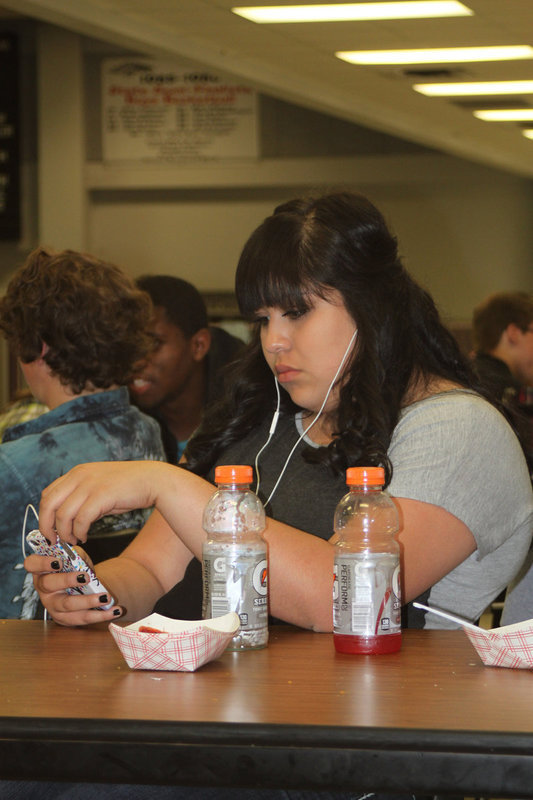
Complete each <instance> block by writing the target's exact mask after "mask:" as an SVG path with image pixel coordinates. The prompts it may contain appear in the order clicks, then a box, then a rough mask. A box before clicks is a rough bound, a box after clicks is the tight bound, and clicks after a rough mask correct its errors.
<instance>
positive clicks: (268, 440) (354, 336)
mask: <svg viewBox="0 0 533 800" xmlns="http://www.w3.org/2000/svg"><path fill="white" fill-rule="evenodd" d="M356 338H357V328H356V329H355V331H354V332H353V334H352V337H351V339H350V341H349V342H348V347H347V348H346V350H345V351H344V355H343V357H342V359H341V363H340V364H339V366H338V368H337V371H336V373H335V375H334V376H333V380H332V381H331V383H330V385H329V388H328V391H327V392H326V396H325V398H324V400H323V402H322V405H321V406H320V409H319V410H318V413H317V415H316V417H315V418H314V420H313V421H312V422H311V424H310V425H308V427H307V429H306V430H305V431H304V432H303V433H302V434H301V435H300V436H299V437H298V439H297V440H296V442H295V443H294V445H293V447H292V449H291V451H290V453H289V455H288V456H287V460H286V461H285V464H284V465H283V469H282V470H281V472H280V474H279V475H278V479H277V481H276V483H275V484H274V488H273V489H272V491H271V492H270V495H269V497H268V500H266V501H265V504H264V505H265V506H267V505H268V504H269V503H270V501H271V500H272V498H273V496H274V493H275V491H276V490H277V488H278V486H279V483H280V481H281V479H282V477H283V475H284V473H285V470H286V469H287V465H288V463H289V461H290V460H291V458H292V455H293V453H294V451H295V450H296V448H297V447H298V445H299V444H300V442H301V441H302V439H303V438H304V437H305V436H306V435H307V434H308V433H309V431H310V430H311V428H312V427H313V425H314V424H315V423H316V422H317V421H318V418H319V417H320V415H321V414H322V412H323V410H324V406H325V405H326V403H327V401H328V398H329V396H330V394H331V391H332V389H333V387H334V386H335V383H336V381H337V378H338V377H339V375H340V372H341V369H342V368H343V366H344V362H345V361H346V359H347V358H348V354H349V352H350V350H351V348H352V345H353V344H354V342H355V340H356ZM277 384H278V382H277V380H276V386H277ZM278 416H279V388H278V408H277V410H276V412H275V413H274V417H273V418H272V423H271V425H270V433H269V436H268V439H267V441H266V442H265V444H264V445H263V446H262V447H261V449H260V450H259V452H258V454H257V456H256V457H255V468H256V472H257V488H256V493H257V492H258V490H259V472H258V467H257V463H258V458H259V456H260V454H261V453H262V452H263V450H264V449H265V447H266V446H267V445H268V443H269V442H270V439H271V438H272V434H273V433H274V430H275V427H276V424H277V417H278ZM274 420H275V422H274Z"/></svg>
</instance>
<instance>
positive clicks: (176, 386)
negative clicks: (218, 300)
mask: <svg viewBox="0 0 533 800" xmlns="http://www.w3.org/2000/svg"><path fill="white" fill-rule="evenodd" d="M136 283H137V286H138V287H139V288H140V289H142V290H143V291H145V292H147V293H148V294H149V295H150V298H151V300H152V303H153V305H154V321H153V332H154V334H155V338H156V349H155V350H154V351H153V352H152V353H151V355H150V357H149V359H148V361H147V362H146V364H145V365H144V366H143V367H142V369H141V370H140V371H139V373H138V374H137V375H136V376H135V379H134V380H133V381H132V383H131V384H130V392H131V395H132V398H133V401H134V402H135V404H136V405H137V406H139V408H141V409H142V410H143V411H146V412H147V413H148V414H151V415H152V416H153V417H155V419H157V420H158V422H159V423H160V425H161V434H162V437H163V443H164V445H165V450H166V454H167V459H168V461H169V462H170V463H173V464H177V463H178V461H179V459H180V458H181V455H182V453H183V451H184V449H185V446H186V444H187V440H188V439H189V437H190V436H191V434H192V433H193V431H195V430H196V428H197V427H198V426H199V425H200V422H201V421H202V415H203V412H204V408H205V407H206V406H207V405H208V404H209V403H211V402H212V401H213V400H214V399H215V398H216V397H217V396H218V395H219V394H220V391H221V387H222V370H223V368H224V367H225V366H226V365H227V364H228V363H229V362H231V361H233V360H234V359H235V358H237V357H238V355H239V353H240V352H241V351H242V349H243V348H244V343H243V342H242V341H241V340H240V339H238V338H237V337H235V336H232V335H231V334H229V333H227V331H225V330H223V329H222V328H219V327H216V326H209V324H208V319H207V309H206V306H205V303H204V301H203V298H202V296H201V294H200V292H199V291H198V290H197V289H196V288H195V287H194V286H193V285H192V284H191V283H189V282H188V281H185V280H183V279H182V278H176V277H173V276H171V275H146V276H143V277H141V278H138V279H137V281H136Z"/></svg>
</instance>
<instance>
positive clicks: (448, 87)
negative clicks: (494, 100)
mask: <svg viewBox="0 0 533 800" xmlns="http://www.w3.org/2000/svg"><path fill="white" fill-rule="evenodd" d="M413 89H414V90H415V92H420V94H425V95H427V96H428V97H459V96H462V97H465V96H473V95H489V94H498V95H500V94H533V81H473V82H467V83H415V84H414V85H413Z"/></svg>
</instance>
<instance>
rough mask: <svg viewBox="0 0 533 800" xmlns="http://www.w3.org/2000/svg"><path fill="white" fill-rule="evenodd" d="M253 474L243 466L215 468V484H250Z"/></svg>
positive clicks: (233, 465) (234, 465)
mask: <svg viewBox="0 0 533 800" xmlns="http://www.w3.org/2000/svg"><path fill="white" fill-rule="evenodd" d="M253 476H254V473H253V470H252V468H251V467H249V466H247V465H245V464H230V465H229V466H221V467H216V468H215V483H251V482H252V479H253Z"/></svg>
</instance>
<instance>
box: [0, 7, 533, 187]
mask: <svg viewBox="0 0 533 800" xmlns="http://www.w3.org/2000/svg"><path fill="white" fill-rule="evenodd" d="M277 2H278V4H281V3H282V0H277ZM291 2H293V3H294V2H295V0H291ZM463 2H464V3H465V4H466V5H467V6H468V7H469V8H470V9H471V10H472V11H473V12H474V15H473V16H471V17H457V18H446V19H434V20H408V21H403V20H397V21H387V22H338V23H310V24H293V25H257V24H255V23H253V22H249V21H247V20H245V19H242V18H240V17H238V16H236V15H235V14H233V13H232V12H231V10H230V9H231V7H232V6H234V5H236V2H235V0H0V5H1V6H2V7H4V8H5V9H7V10H10V11H14V12H17V13H19V14H23V15H26V16H30V17H32V18H35V19H38V20H42V21H46V22H50V23H53V24H56V25H60V26H62V27H65V28H68V29H70V30H73V31H77V32H79V33H83V34H85V35H87V36H91V37H94V38H97V39H101V40H103V41H106V42H110V43H113V44H118V45H121V46H125V47H128V48H133V49H135V50H138V51H141V52H143V53H146V54H148V55H157V56H162V55H165V56H178V57H184V58H187V59H190V60H192V61H194V62H196V63H198V64H200V65H204V66H206V67H211V68H213V69H215V68H216V69H217V70H219V71H222V72H225V73H226V74H228V75H231V76H236V77H239V78H240V79H241V80H243V81H244V82H247V83H249V84H251V85H253V86H254V87H255V88H257V89H259V90H261V91H264V92H266V93H268V94H271V95H273V96H275V97H278V98H281V99H283V100H287V101H290V102H293V103H297V104H299V105H303V106H306V107H308V108H312V109H315V110H318V111H321V112H324V113H327V114H331V115H334V116H336V117H339V118H342V119H345V120H349V121H351V122H355V123H357V124H359V125H364V126H367V127H369V128H372V129H376V130H379V131H382V132H385V133H388V134H392V135H394V136H398V137H401V138H403V139H408V140H410V141H413V142H416V143H418V144H421V145H425V146H428V147H433V148H436V149H438V150H441V151H443V152H446V153H450V154H453V155H457V156H461V157H464V158H467V159H470V160H473V161H477V162H480V163H484V164H488V165H491V166H494V167H499V168H502V169H505V170H508V171H511V172H514V173H517V174H521V175H525V176H528V177H533V141H532V140H528V139H526V138H525V137H524V136H523V135H522V134H521V130H520V125H519V124H517V123H492V122H484V121H481V120H478V119H476V118H475V117H474V116H473V114H472V111H471V108H472V103H473V100H472V98H468V101H467V102H464V101H463V102H458V101H457V100H452V99H449V98H448V99H444V98H429V97H424V96H422V95H420V94H418V93H417V92H415V91H413V89H412V88H411V85H412V83H415V82H421V81H423V80H426V81H428V82H435V81H438V80H454V81H455V80H472V81H474V80H505V79H511V78H512V79H522V80H524V79H533V60H527V61H515V62H501V63H482V64H465V65H449V66H448V67H446V69H448V70H449V71H450V73H451V74H448V75H445V76H443V77H440V78H439V77H438V76H437V78H436V79H435V78H434V77H433V76H426V77H425V78H424V77H420V76H419V75H417V76H414V77H413V76H412V75H406V74H405V71H404V70H405V68H398V67H362V66H352V65H349V64H347V63H345V62H343V61H340V60H339V59H337V58H336V57H335V56H334V52H335V51H336V50H355V49H365V50H366V49H368V50H370V49H395V48H405V47H413V48H416V47H431V46H432V47H449V46H457V47H459V46H468V45H504V44H506V45H510V44H529V45H533V0H463ZM240 4H241V5H269V4H270V3H268V2H265V1H264V0H253V2H250V1H248V2H241V3H240ZM411 69H413V68H411ZM424 69H428V68H427V67H425V68H424ZM504 104H505V105H519V106H524V105H525V106H533V95H524V96H519V97H507V98H505V99H500V100H498V99H497V98H496V99H492V100H490V101H489V100H484V101H482V102H480V103H478V104H477V105H478V107H485V108H488V107H501V106H502V105H504ZM531 127H533V126H531Z"/></svg>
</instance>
